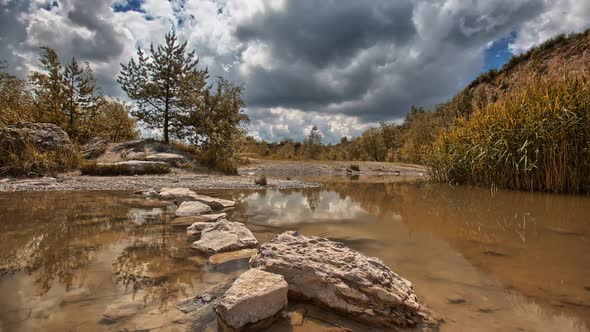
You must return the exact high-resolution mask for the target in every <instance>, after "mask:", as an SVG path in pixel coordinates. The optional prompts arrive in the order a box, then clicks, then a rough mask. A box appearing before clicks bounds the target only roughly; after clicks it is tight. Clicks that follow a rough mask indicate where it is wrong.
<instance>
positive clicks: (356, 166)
mask: <svg viewBox="0 0 590 332" xmlns="http://www.w3.org/2000/svg"><path fill="white" fill-rule="evenodd" d="M349 167H350V169H351V170H352V171H355V172H360V170H361V167H360V166H359V164H350V166H349Z"/></svg>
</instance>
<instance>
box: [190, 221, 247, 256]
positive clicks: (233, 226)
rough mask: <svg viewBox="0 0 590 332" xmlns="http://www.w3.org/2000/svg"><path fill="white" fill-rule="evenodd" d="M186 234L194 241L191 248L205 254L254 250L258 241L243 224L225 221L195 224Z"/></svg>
mask: <svg viewBox="0 0 590 332" xmlns="http://www.w3.org/2000/svg"><path fill="white" fill-rule="evenodd" d="M186 231H187V234H188V236H189V237H190V238H192V239H195V240H196V241H195V242H193V244H192V247H193V248H194V249H197V250H198V251H200V252H202V253H205V254H216V253H220V252H228V251H236V250H241V249H247V248H255V247H257V246H258V241H257V240H256V238H255V237H254V235H252V232H250V230H249V229H248V228H246V226H244V224H242V223H239V222H231V221H227V220H225V219H222V220H219V221H217V222H213V223H211V222H197V223H194V224H192V225H191V226H190V227H189V228H187V230H186Z"/></svg>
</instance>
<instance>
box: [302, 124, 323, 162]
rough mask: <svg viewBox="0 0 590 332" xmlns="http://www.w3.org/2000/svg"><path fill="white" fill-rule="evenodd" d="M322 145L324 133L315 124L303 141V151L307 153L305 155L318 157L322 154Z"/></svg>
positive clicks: (311, 157) (310, 157) (312, 157)
mask: <svg viewBox="0 0 590 332" xmlns="http://www.w3.org/2000/svg"><path fill="white" fill-rule="evenodd" d="M321 145H322V133H321V132H320V130H319V129H318V127H317V126H315V125H314V126H313V127H312V128H311V130H310V131H309V135H307V138H306V139H305V141H304V142H303V152H304V153H305V157H306V158H309V159H318V158H319V156H320V149H321Z"/></svg>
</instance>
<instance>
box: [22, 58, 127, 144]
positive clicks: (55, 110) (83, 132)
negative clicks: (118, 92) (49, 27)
mask: <svg viewBox="0 0 590 332" xmlns="http://www.w3.org/2000/svg"><path fill="white" fill-rule="evenodd" d="M42 50H43V54H42V57H41V59H40V63H41V69H42V70H41V71H39V72H33V73H32V74H31V75H30V77H29V80H30V84H31V88H32V95H33V102H32V104H33V106H32V111H31V113H32V116H31V118H32V120H34V121H35V122H47V123H53V124H55V125H58V126H60V127H61V128H62V129H63V130H64V131H65V132H66V133H68V135H69V136H70V138H72V139H73V140H74V141H77V142H84V141H87V140H88V139H90V138H93V137H96V136H105V137H110V136H111V135H110V134H109V133H110V132H116V131H117V130H121V125H122V123H121V121H120V120H121V117H118V118H112V117H111V116H112V115H113V114H112V113H109V112H108V111H109V110H110V109H111V108H110V106H107V107H106V108H104V107H103V105H104V104H105V103H107V101H106V100H105V98H103V97H102V96H101V95H100V90H99V88H98V87H97V85H96V80H95V78H94V73H93V71H92V68H90V65H89V64H88V63H86V64H85V65H84V66H81V65H80V64H79V63H78V61H77V60H76V58H72V60H71V62H69V63H68V64H66V65H65V66H62V64H61V62H60V60H59V56H58V55H57V53H56V52H55V51H54V50H53V49H51V48H48V47H43V48H42ZM128 111H129V109H127V110H126V112H128ZM104 112H106V113H104ZM125 124H126V125H127V128H125V129H127V130H128V131H129V130H131V131H133V130H134V129H133V128H130V126H135V124H133V123H130V122H128V123H125Z"/></svg>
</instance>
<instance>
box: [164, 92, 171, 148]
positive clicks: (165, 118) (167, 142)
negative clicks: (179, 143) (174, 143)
mask: <svg viewBox="0 0 590 332" xmlns="http://www.w3.org/2000/svg"><path fill="white" fill-rule="evenodd" d="M168 125H169V102H168V98H166V109H165V110H164V143H166V144H169V143H170V138H169V137H168Z"/></svg>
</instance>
